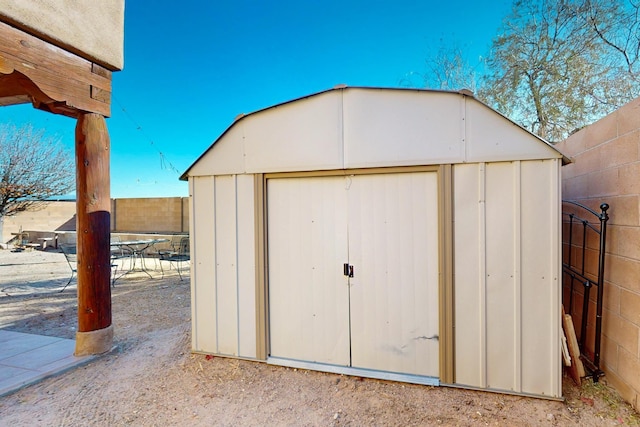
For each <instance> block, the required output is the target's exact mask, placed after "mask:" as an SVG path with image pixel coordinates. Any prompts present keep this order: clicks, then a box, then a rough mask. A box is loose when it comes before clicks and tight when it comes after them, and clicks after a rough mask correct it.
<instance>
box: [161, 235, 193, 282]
mask: <svg viewBox="0 0 640 427" xmlns="http://www.w3.org/2000/svg"><path fill="white" fill-rule="evenodd" d="M189 251H190V249H189V238H188V237H182V238H181V239H180V245H179V246H178V250H177V251H159V252H158V259H159V261H160V270H161V271H162V277H163V278H164V269H163V268H162V261H169V268H171V266H172V265H173V266H175V269H176V271H177V272H178V276H180V280H182V271H183V269H184V263H185V262H187V263H188V262H189V261H190V260H191V256H190V252H189Z"/></svg>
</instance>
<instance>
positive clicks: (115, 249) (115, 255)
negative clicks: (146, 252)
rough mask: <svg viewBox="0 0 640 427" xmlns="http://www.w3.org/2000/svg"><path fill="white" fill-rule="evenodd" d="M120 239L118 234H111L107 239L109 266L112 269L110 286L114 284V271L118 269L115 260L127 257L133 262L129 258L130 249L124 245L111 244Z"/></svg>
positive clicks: (130, 260)
mask: <svg viewBox="0 0 640 427" xmlns="http://www.w3.org/2000/svg"><path fill="white" fill-rule="evenodd" d="M121 241H122V240H120V236H111V238H110V241H109V242H110V243H111V268H113V269H114V271H113V279H112V280H111V286H115V284H116V279H117V277H116V273H117V271H118V264H117V262H116V261H117V260H119V259H128V260H129V262H133V260H132V259H131V251H129V250H127V249H126V248H125V247H124V246H121V245H114V244H113V243H118V242H121Z"/></svg>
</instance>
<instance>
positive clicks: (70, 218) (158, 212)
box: [2, 197, 189, 243]
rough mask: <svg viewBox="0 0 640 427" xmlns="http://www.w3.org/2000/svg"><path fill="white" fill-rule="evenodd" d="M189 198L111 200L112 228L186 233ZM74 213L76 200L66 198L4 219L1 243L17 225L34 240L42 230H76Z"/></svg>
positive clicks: (147, 231) (131, 230)
mask: <svg viewBox="0 0 640 427" xmlns="http://www.w3.org/2000/svg"><path fill="white" fill-rule="evenodd" d="M188 200H189V199H188V198H186V197H165V198H141V199H112V200H111V231H113V232H132V233H137V234H139V233H164V234H188V232H189V210H188V209H189V203H188ZM75 215H76V202H75V201H74V200H69V201H56V202H51V203H49V204H47V206H46V208H44V209H41V210H38V211H32V212H22V213H20V214H18V215H15V216H12V217H8V218H5V220H4V226H3V230H2V243H6V242H8V241H9V240H11V238H12V237H13V235H12V234H11V233H17V232H18V230H20V228H22V230H23V231H30V232H31V233H30V235H29V240H30V241H34V242H37V237H41V234H42V233H48V232H60V231H75V229H76V217H75ZM35 232H40V233H35ZM32 235H33V236H32ZM32 237H33V238H32Z"/></svg>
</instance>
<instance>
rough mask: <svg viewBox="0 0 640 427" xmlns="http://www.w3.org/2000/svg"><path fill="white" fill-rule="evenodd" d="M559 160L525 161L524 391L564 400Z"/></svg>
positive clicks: (523, 252) (523, 192)
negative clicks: (560, 308)
mask: <svg viewBox="0 0 640 427" xmlns="http://www.w3.org/2000/svg"><path fill="white" fill-rule="evenodd" d="M558 168H559V161H558V160H546V161H528V162H522V175H521V176H522V178H521V194H522V209H521V213H522V238H521V241H522V304H521V309H522V327H521V335H522V391H523V392H526V393H531V394H538V395H547V396H552V397H560V396H561V395H562V389H561V381H560V378H562V377H561V366H560V356H559V355H560V351H559V349H558V343H559V342H560V337H559V331H560V323H559V322H560V314H559V306H560V305H559V301H560V289H561V286H560V279H561V270H560V263H559V256H558V253H559V250H558V245H559V241H560V237H559V236H560V233H559V222H560V215H561V213H560V211H559V206H560V203H558V199H559V194H558V181H559V179H558Z"/></svg>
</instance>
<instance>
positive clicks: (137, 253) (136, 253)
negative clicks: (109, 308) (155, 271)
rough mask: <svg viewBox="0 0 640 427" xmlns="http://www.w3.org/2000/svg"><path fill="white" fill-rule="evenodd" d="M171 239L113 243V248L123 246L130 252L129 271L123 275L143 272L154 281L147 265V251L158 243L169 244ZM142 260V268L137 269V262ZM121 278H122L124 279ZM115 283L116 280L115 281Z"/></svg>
mask: <svg viewBox="0 0 640 427" xmlns="http://www.w3.org/2000/svg"><path fill="white" fill-rule="evenodd" d="M168 241H169V239H139V240H123V241H119V242H111V243H110V245H111V246H121V247H125V248H127V249H128V250H129V260H130V264H129V270H127V272H125V273H124V274H122V276H124V275H125V274H129V273H133V272H134V271H141V272H143V273H145V274H146V275H147V276H149V277H150V278H152V279H153V276H151V274H150V273H149V270H148V269H147V266H146V264H145V252H146V250H147V249H149V248H150V247H152V246H153V245H155V244H156V243H162V242H168ZM138 260H140V268H139V269H136V268H135V267H136V264H137V261H138ZM122 276H120V277H122ZM114 282H115V279H114Z"/></svg>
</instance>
